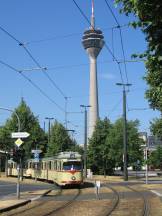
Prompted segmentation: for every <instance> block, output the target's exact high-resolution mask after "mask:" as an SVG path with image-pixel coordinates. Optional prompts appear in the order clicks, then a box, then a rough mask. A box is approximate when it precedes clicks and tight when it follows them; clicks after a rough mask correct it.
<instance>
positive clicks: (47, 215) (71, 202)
mask: <svg viewBox="0 0 162 216" xmlns="http://www.w3.org/2000/svg"><path fill="white" fill-rule="evenodd" d="M80 193H81V190H80V188H79V189H78V191H77V193H76V194H75V196H74V197H73V198H72V199H71V200H69V201H68V202H66V203H65V204H63V205H61V206H59V207H58V208H55V209H53V210H52V211H50V212H48V213H46V214H44V215H42V216H50V215H52V214H54V213H57V212H59V211H62V210H64V209H65V208H67V207H69V206H70V205H72V204H73V203H74V202H75V201H76V199H77V198H78V197H79V195H80Z"/></svg>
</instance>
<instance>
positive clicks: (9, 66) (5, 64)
mask: <svg viewBox="0 0 162 216" xmlns="http://www.w3.org/2000/svg"><path fill="white" fill-rule="evenodd" d="M0 64H2V65H4V66H6V67H8V68H10V69H11V70H14V71H16V72H17V73H19V74H20V75H21V76H22V77H23V78H24V79H26V80H27V81H28V82H30V84H31V85H32V86H34V87H35V88H36V89H37V90H38V91H39V92H40V93H41V94H42V95H43V96H44V97H46V98H47V99H48V100H50V101H51V102H52V103H53V104H55V106H57V108H59V109H60V110H61V111H63V112H65V110H64V109H63V108H62V107H61V106H60V105H58V104H57V103H56V102H55V101H54V100H53V99H51V98H50V97H49V96H48V95H47V94H46V93H45V92H44V91H43V90H42V89H41V88H40V87H39V86H38V85H37V84H35V83H34V82H33V81H32V80H31V79H30V78H29V77H27V76H26V75H25V74H23V73H22V71H20V70H18V69H16V68H14V67H13V66H11V65H9V64H7V63H5V62H3V61H1V60H0Z"/></svg>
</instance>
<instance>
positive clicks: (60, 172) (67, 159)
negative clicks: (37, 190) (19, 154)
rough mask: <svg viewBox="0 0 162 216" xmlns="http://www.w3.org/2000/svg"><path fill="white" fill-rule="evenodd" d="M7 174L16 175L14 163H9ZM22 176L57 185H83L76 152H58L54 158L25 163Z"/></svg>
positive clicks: (81, 169) (79, 159)
mask: <svg viewBox="0 0 162 216" xmlns="http://www.w3.org/2000/svg"><path fill="white" fill-rule="evenodd" d="M8 174H9V175H12V176H15V175H17V170H16V163H15V162H13V161H11V160H10V161H9V168H8ZM23 176H26V177H31V178H38V179H45V180H50V181H54V182H56V183H57V184H58V185H76V184H77V185H80V184H82V183H83V167H82V156H81V155H80V154H79V153H78V152H60V153H59V154H58V155H56V156H54V157H48V158H42V159H41V160H40V162H39V163H35V161H34V159H30V160H28V161H27V164H26V168H25V169H23Z"/></svg>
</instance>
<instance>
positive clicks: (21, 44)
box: [0, 26, 66, 99]
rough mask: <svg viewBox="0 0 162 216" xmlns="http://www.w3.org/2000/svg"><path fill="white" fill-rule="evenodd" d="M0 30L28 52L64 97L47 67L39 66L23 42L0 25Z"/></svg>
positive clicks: (38, 65)
mask: <svg viewBox="0 0 162 216" xmlns="http://www.w3.org/2000/svg"><path fill="white" fill-rule="evenodd" d="M0 30H2V31H3V32H4V33H5V34H7V35H8V36H9V37H10V38H12V39H13V40H14V41H16V42H17V43H18V44H19V46H21V47H23V49H24V50H25V52H26V53H27V54H28V56H29V57H30V58H31V59H32V60H33V62H34V63H35V64H36V65H37V67H39V68H40V69H41V70H42V72H43V73H44V75H45V76H46V77H47V78H48V80H49V81H50V82H51V83H52V85H53V86H54V87H55V88H56V89H57V90H58V91H59V92H60V94H61V95H62V96H63V97H64V99H65V97H66V95H65V94H64V93H63V91H62V90H61V89H60V88H59V87H58V86H57V84H56V83H55V82H54V80H53V79H52V78H51V77H50V76H49V74H48V73H47V68H43V67H41V65H40V64H39V63H38V61H37V60H36V59H35V58H34V57H33V55H32V54H31V52H30V51H29V50H28V49H27V48H26V46H25V43H22V42H21V41H20V40H18V39H17V38H15V37H14V36H13V35H12V34H10V33H9V32H8V31H6V30H5V29H4V28H2V27H1V26H0Z"/></svg>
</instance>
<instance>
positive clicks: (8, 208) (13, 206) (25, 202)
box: [0, 189, 52, 213]
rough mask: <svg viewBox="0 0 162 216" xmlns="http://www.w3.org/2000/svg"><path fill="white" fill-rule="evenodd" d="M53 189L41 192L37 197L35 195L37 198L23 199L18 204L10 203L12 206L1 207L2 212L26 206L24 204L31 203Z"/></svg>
mask: <svg viewBox="0 0 162 216" xmlns="http://www.w3.org/2000/svg"><path fill="white" fill-rule="evenodd" d="M51 191H52V189H50V190H47V191H46V192H44V193H43V194H41V195H40V196H37V197H35V198H31V199H27V200H25V201H22V202H20V203H16V204H14V205H10V206H8V207H4V208H2V209H0V213H3V212H7V211H10V210H12V209H16V208H18V207H21V206H24V205H26V204H28V203H30V202H32V201H34V200H36V199H39V198H41V197H43V196H45V195H46V194H48V193H50V192H51Z"/></svg>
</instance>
